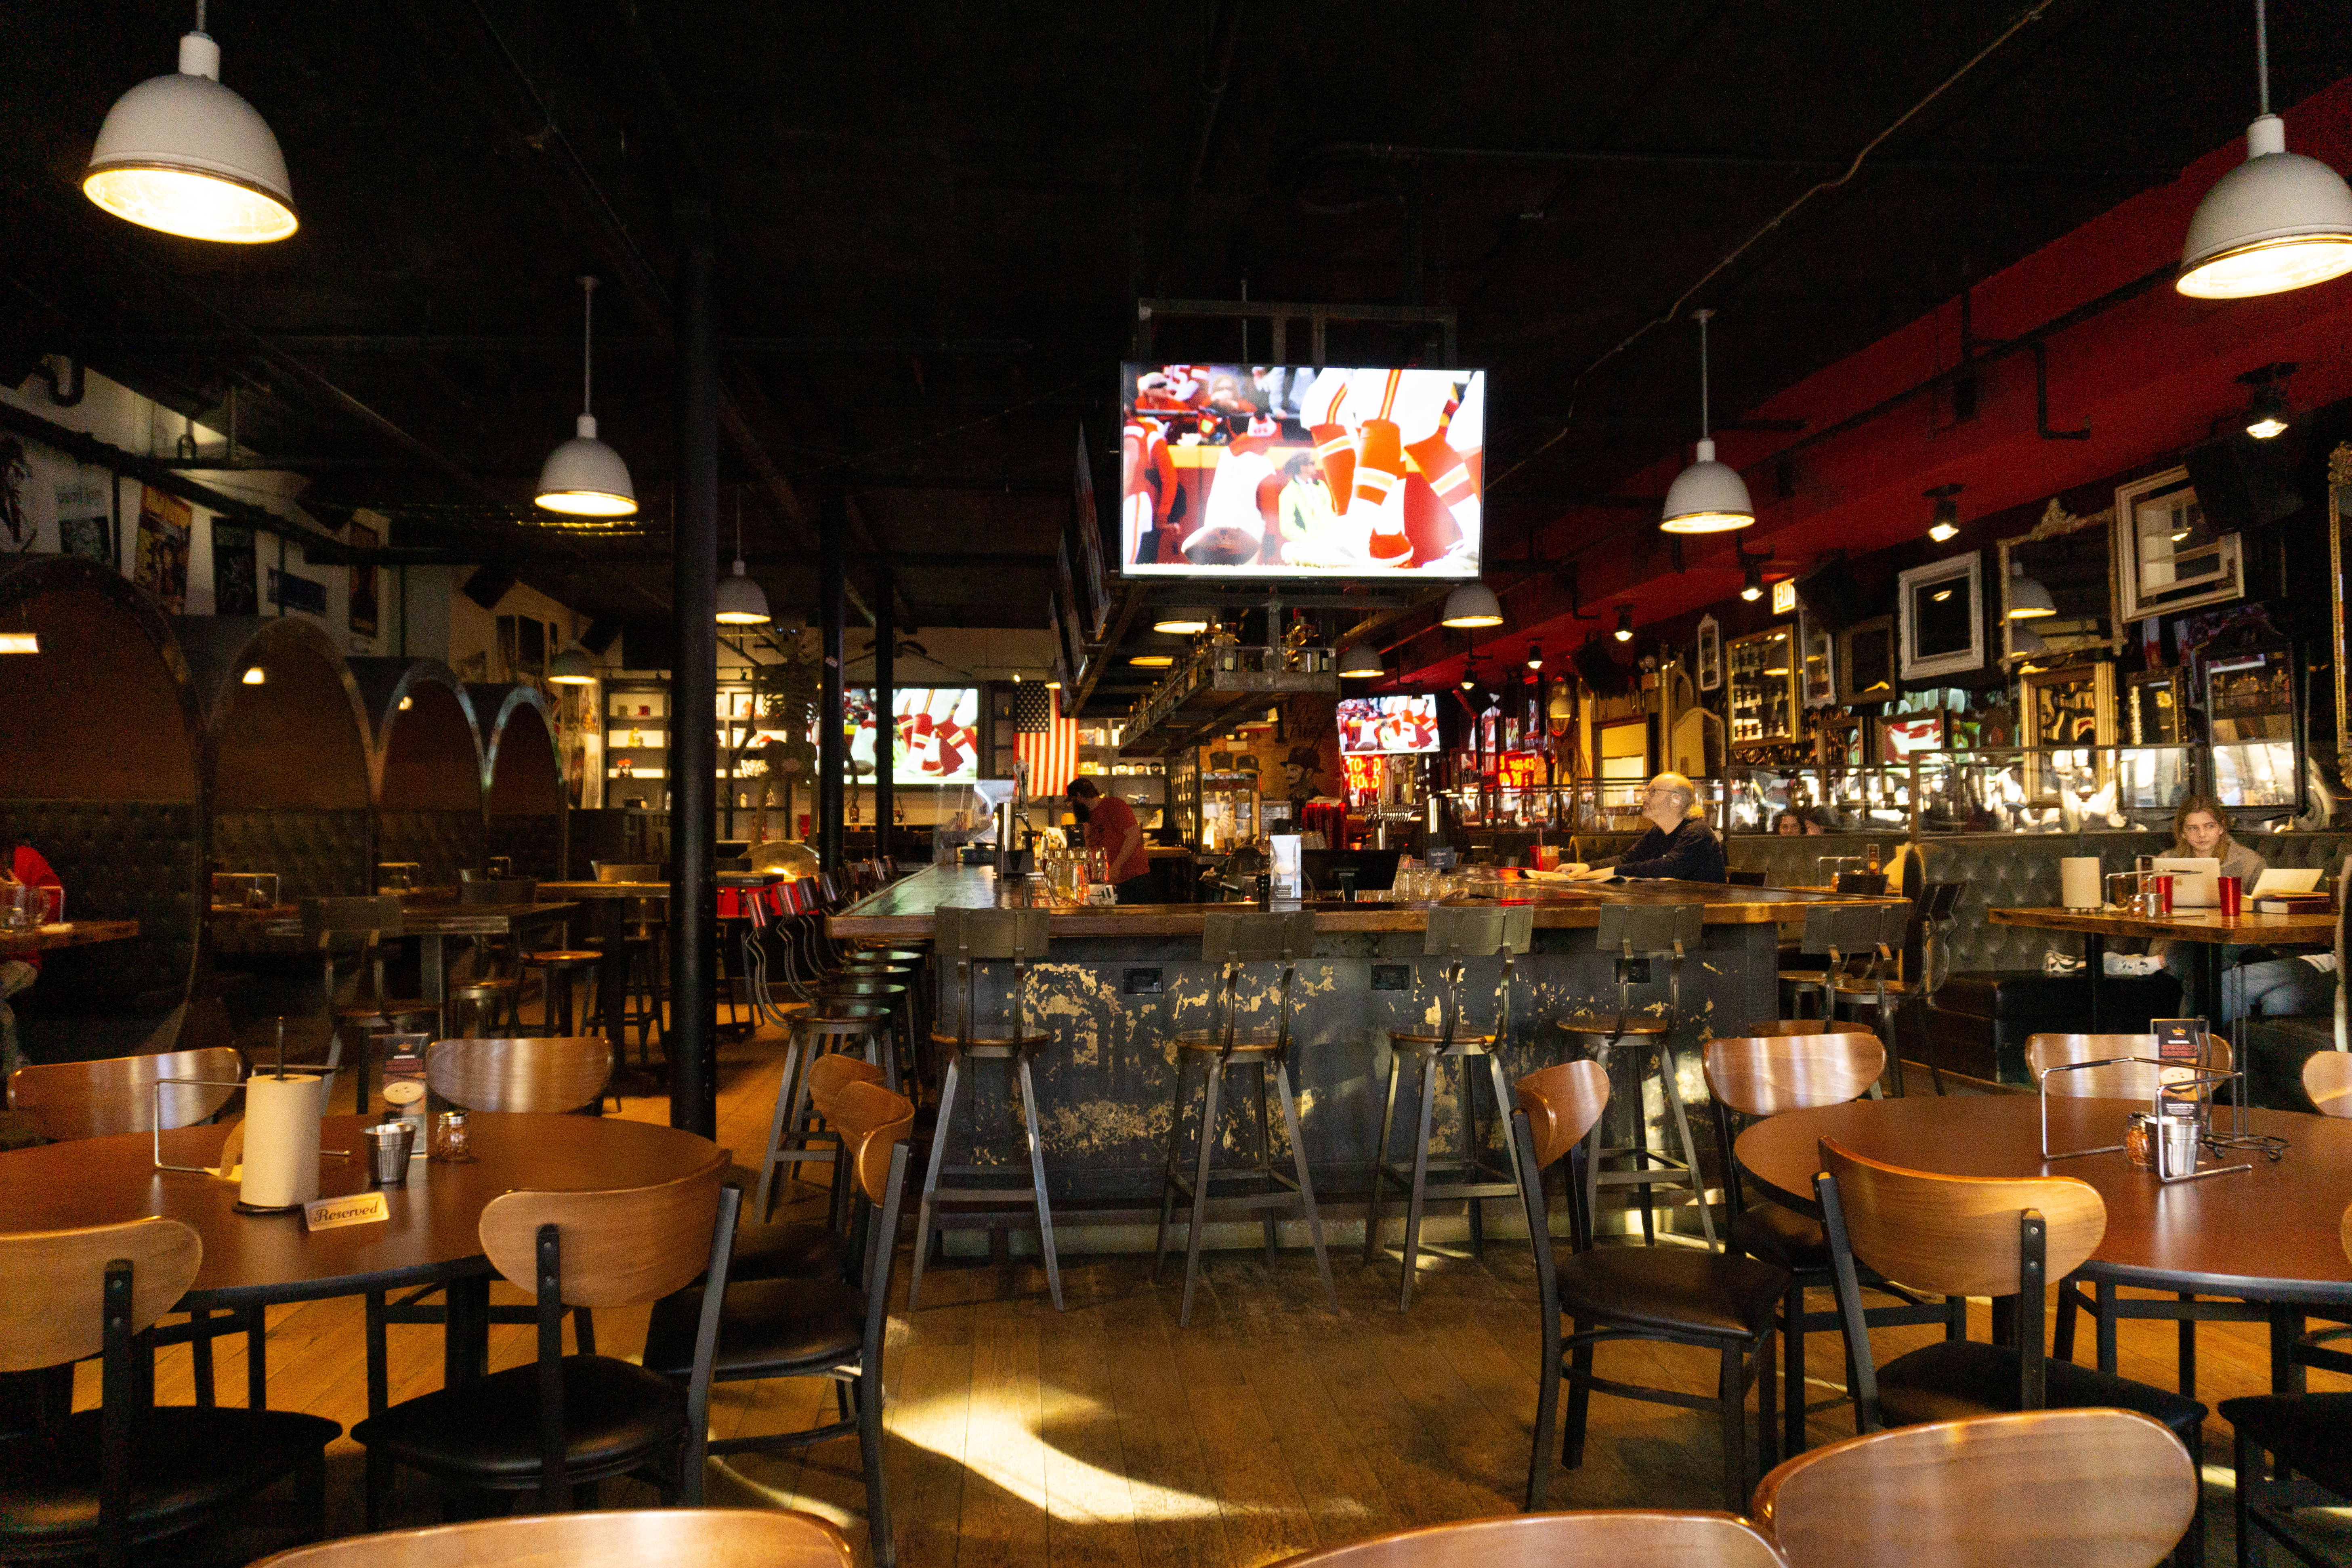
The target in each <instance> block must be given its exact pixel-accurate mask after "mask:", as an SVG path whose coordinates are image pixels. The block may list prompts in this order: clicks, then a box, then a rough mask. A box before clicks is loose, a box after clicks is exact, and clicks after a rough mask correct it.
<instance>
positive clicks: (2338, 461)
mask: <svg viewBox="0 0 2352 1568" xmlns="http://www.w3.org/2000/svg"><path fill="white" fill-rule="evenodd" d="M2347 517H2352V442H2346V443H2345V444H2344V445H2342V446H2340V447H2336V450H2334V451H2333V452H2330V453H2329V454H2328V455H2327V576H2328V586H2329V587H2331V588H2332V589H2334V590H2335V592H2333V593H2331V594H2329V595H2328V596H2327V601H2328V603H2327V613H2328V616H2329V618H2330V620H2331V622H2332V624H2333V627H2334V632H2335V639H2336V773H2338V775H2339V776H2340V775H2343V774H2344V773H2345V762H2346V758H2347V752H2352V747H2347V743H2346V741H2347V715H2352V686H2347V680H2348V679H2352V674H2347V671H2346V669H2345V668H2344V655H2345V644H2344V524H2345V521H2346V519H2347Z"/></svg>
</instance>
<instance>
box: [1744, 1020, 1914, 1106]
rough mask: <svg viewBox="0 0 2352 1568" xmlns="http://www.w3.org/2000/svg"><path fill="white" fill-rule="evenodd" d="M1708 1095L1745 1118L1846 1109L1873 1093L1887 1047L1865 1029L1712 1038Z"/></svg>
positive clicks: (1882, 1069) (1884, 1061)
mask: <svg viewBox="0 0 2352 1568" xmlns="http://www.w3.org/2000/svg"><path fill="white" fill-rule="evenodd" d="M1705 1060H1706V1087H1707V1092H1709V1093H1710V1094H1712V1095H1714V1096H1715V1098H1716V1100H1717V1101H1718V1102H1719V1103H1721V1104H1724V1105H1727V1106H1729V1107H1730V1108H1731V1109H1732V1110H1737V1111H1738V1112H1739V1113H1740V1114H1741V1115H1743V1116H1778V1115H1780V1112H1782V1111H1784V1110H1812V1109H1813V1108H1814V1107H1816V1106H1822V1105H1843V1104H1844V1103H1845V1102H1846V1101H1847V1100H1859V1099H1861V1098H1862V1097H1863V1096H1864V1095H1865V1094H1867V1093H1869V1092H1870V1086H1871V1085H1872V1084H1874V1083H1876V1082H1877V1081H1878V1075H1879V1074H1881V1073H1883V1072H1885V1070H1886V1047H1885V1045H1883V1044H1881V1043H1880V1041H1879V1038H1878V1037H1877V1036H1876V1035H1874V1034H1869V1033H1867V1032H1864V1031H1861V1030H1854V1031H1849V1032H1842V1033H1839V1034H1834V1035H1780V1036H1771V1035H1763V1036H1735V1037H1731V1038H1729V1039H1721V1040H1709V1041H1708V1042H1707V1044H1706V1058H1705Z"/></svg>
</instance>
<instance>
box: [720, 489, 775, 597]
mask: <svg viewBox="0 0 2352 1568" xmlns="http://www.w3.org/2000/svg"><path fill="white" fill-rule="evenodd" d="M716 606H717V614H718V620H719V625H720V626H766V625H767V624H768V621H769V618H770V617H769V615H768V595H767V594H766V592H765V591H764V590H762V589H761V586H760V584H757V583H754V582H752V581H751V578H749V577H746V576H745V575H743V492H742V491H741V490H740V489H738V490H737V491H736V492H735V570H734V572H733V574H730V575H729V576H725V577H721V578H720V579H719V593H718V595H717V599H716Z"/></svg>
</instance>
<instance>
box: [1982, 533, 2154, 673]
mask: <svg viewBox="0 0 2352 1568" xmlns="http://www.w3.org/2000/svg"><path fill="white" fill-rule="evenodd" d="M2114 521H2115V513H2114V512H2113V511H2112V510H2108V511H2101V512H2095V513H2093V514H2092V515H2091V516H2089V517H2076V516H2075V515H2074V513H2073V512H2070V511H2068V510H2066V509H2065V508H2064V507H2063V506H2060V505H2059V504H2058V502H2057V500H2056V499H2055V498H2053V499H2052V500H2051V501H2050V503H2049V505H2048V506H2046V507H2044V508H2043V509H2042V521H2040V522H2038V523H2036V524H2034V526H2033V531H2032V532H2031V533H2028V534H2024V535H2022V536H2021V537H2019V538H2016V539H2004V540H2002V541H2001V542H2000V604H1999V605H1997V606H1996V607H1997V608H1998V610H1999V612H2000V636H2001V649H2000V651H2001V658H2004V659H2021V658H2032V657H2035V656H2037V655H2038V656H2040V657H2042V658H2043V659H2044V660H2045V661H2047V660H2048V659H2050V658H2052V657H2053V656H2055V657H2057V658H2066V657H2068V656H2070V655H2071V656H2077V657H2079V656H2081V655H2083V654H2085V653H2088V652H2091V651H2092V650H2096V651H2098V652H2100V653H2120V652H2122V651H2123V647H2124V643H2125V641H2126V638H2125V636H2124V619H2123V616H2121V614H2120V613H2119V607H2118V605H2117V604H2116V573H2115V556H2114V552H2113V550H2112V549H2111V548H2110V546H2109V542H2108V534H2109V532H2110V531H2111V525H2112V524H2113V522H2114ZM2019 568H2021V569H2022V570H2023V572H2024V574H2025V575H2026V576H2028V577H2031V578H2032V579H2033V580H2034V581H2035V582H2037V583H2039V584H2042V587H2044V588H2046V589H2048V590H2049V592H2050V601H2051V603H2052V604H2053V605H2057V606H2058V613H2057V614H2056V615H2054V616H2039V617H2036V618H2034V619H2032V620H2030V621H2012V620H2011V619H2010V618H2009V609H2010V594H2011V586H2012V584H2014V583H2015V581H2016V578H2015V576H2014V570H2015V569H2019Z"/></svg>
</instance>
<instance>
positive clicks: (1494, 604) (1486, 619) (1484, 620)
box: [1438, 582, 1503, 627]
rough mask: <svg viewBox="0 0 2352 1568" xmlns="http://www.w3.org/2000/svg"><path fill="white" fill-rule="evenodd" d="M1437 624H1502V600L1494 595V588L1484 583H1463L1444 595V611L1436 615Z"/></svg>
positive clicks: (1460, 625)
mask: <svg viewBox="0 0 2352 1568" xmlns="http://www.w3.org/2000/svg"><path fill="white" fill-rule="evenodd" d="M1438 624H1439V625H1440V626H1457V627H1469V626H1501V625H1502V624H1503V601H1502V600H1500V599H1497V598H1496V597H1495V590H1494V589H1492V588H1489V587H1488V586H1486V584H1484V583H1477V582H1472V583H1465V584H1462V586H1460V587H1459V588H1456V589H1454V592H1452V593H1451V594H1448V595H1445V613H1444V615H1442V616H1439V617H1438Z"/></svg>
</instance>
